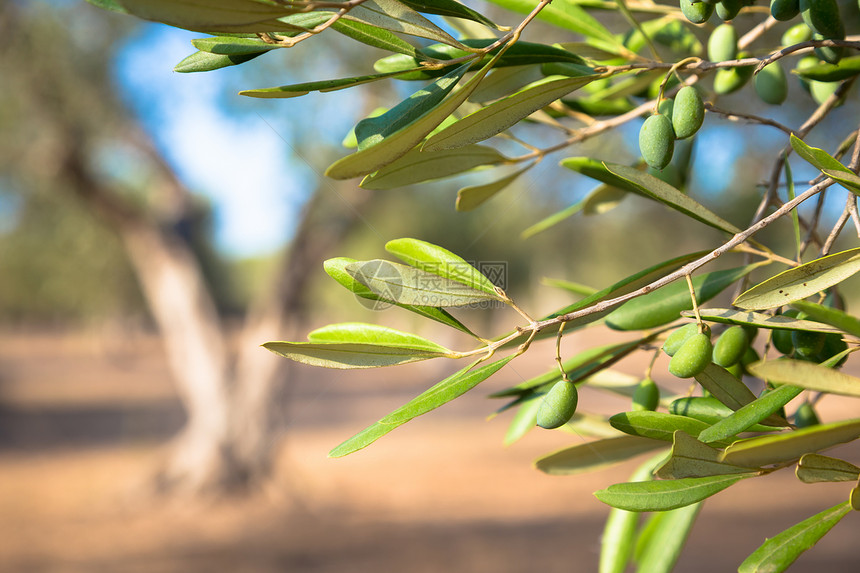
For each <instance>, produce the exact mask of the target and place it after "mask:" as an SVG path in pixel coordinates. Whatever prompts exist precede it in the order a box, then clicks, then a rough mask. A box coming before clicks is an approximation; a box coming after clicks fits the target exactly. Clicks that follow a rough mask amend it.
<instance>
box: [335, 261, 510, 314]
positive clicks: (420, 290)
mask: <svg viewBox="0 0 860 573" xmlns="http://www.w3.org/2000/svg"><path fill="white" fill-rule="evenodd" d="M344 268H345V270H346V272H347V273H349V274H350V275H351V276H352V277H353V278H354V279H355V280H357V281H358V282H360V283H361V284H363V285H364V286H366V287H368V288H369V289H370V290H371V291H373V292H374V293H375V294H377V295H378V296H379V297H380V298H382V299H383V300H387V301H391V302H397V303H400V304H409V305H417V306H435V307H443V308H444V307H455V306H468V305H471V304H475V303H480V302H484V301H488V300H501V297H499V295H498V294H495V293H494V294H492V295H491V294H489V293H487V292H485V291H479V290H475V289H473V288H471V287H469V286H466V285H465V284H463V283H461V282H458V281H454V280H451V279H446V278H443V277H440V276H439V275H437V274H434V273H430V272H427V271H423V270H421V269H416V268H413V267H409V266H406V265H401V264H399V263H392V262H389V261H384V260H380V259H374V260H372V261H358V262H355V263H350V264H348V265H346V267H344Z"/></svg>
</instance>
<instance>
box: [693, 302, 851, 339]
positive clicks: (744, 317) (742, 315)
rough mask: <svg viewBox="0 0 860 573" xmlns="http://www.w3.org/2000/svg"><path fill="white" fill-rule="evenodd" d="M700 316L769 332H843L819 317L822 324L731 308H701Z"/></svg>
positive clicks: (710, 320) (780, 315) (709, 319)
mask: <svg viewBox="0 0 860 573" xmlns="http://www.w3.org/2000/svg"><path fill="white" fill-rule="evenodd" d="M801 302H803V301H796V302H795V303H792V305H795V304H799V303H801ZM699 314H700V315H701V317H702V319H703V320H707V321H708V322H721V323H723V324H739V325H750V326H757V327H759V328H767V329H768V330H801V331H804V332H826V333H834V334H840V333H841V332H842V331H841V330H840V329H839V328H836V327H833V326H828V325H827V324H822V322H827V321H826V320H823V319H820V318H818V317H814V318H815V319H816V320H821V322H815V321H812V320H803V319H800V318H792V317H790V316H784V315H782V314H777V315H774V316H771V315H769V314H762V313H760V312H752V311H748V310H736V309H731V308H700V309H699ZM681 315H682V316H685V317H687V318H695V314H694V313H693V311H684V312H682V313H681ZM810 316H812V313H810ZM846 332H847V331H846Z"/></svg>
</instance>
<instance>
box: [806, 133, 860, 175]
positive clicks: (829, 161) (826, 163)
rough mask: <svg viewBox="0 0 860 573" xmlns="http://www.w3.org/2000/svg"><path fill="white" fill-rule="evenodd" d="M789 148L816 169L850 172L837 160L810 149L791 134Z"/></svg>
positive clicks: (817, 150) (818, 150) (814, 148)
mask: <svg viewBox="0 0 860 573" xmlns="http://www.w3.org/2000/svg"><path fill="white" fill-rule="evenodd" d="M791 147H792V148H793V149H794V151H795V153H797V154H798V155H799V156H800V157H802V158H803V159H805V160H806V161H808V162H809V163H811V164H812V165H813V166H814V167H816V168H818V169H832V170H836V171H847V172H848V173H851V171H850V170H849V169H848V168H847V167H845V166H844V165H842V163H840V162H839V160H838V159H836V158H834V157H833V156H832V155H830V154H829V153H827V152H826V151H824V150H823V149H819V148H817V147H810V146H809V145H807V144H806V143H805V142H804V141H803V140H802V139H800V138H799V137H797V136H796V135H794V134H791Z"/></svg>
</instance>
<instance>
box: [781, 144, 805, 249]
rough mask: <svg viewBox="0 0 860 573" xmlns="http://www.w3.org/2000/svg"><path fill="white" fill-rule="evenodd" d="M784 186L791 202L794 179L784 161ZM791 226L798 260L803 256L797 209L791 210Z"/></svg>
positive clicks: (787, 164)
mask: <svg viewBox="0 0 860 573" xmlns="http://www.w3.org/2000/svg"><path fill="white" fill-rule="evenodd" d="M784 170H785V185H786V194H787V195H788V200H789V201H793V200H794V197H795V194H794V178H793V177H792V176H791V164H790V163H789V162H788V161H786V162H785V168H784ZM791 226H792V227H794V245H795V253H796V254H797V260H798V261H799V260H800V257H801V255H802V254H803V253H802V252H801V250H800V246H801V243H800V215H798V214H797V209H792V210H791Z"/></svg>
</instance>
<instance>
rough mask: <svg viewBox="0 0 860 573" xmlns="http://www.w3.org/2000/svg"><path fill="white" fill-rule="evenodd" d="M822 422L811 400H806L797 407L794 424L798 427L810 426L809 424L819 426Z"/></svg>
mask: <svg viewBox="0 0 860 573" xmlns="http://www.w3.org/2000/svg"><path fill="white" fill-rule="evenodd" d="M820 423H821V420H819V419H818V414H816V413H815V408H813V407H812V404H810V403H809V402H804V403H803V404H801V405H800V407H798V408H797V411H796V412H795V413H794V425H795V426H797V427H798V428H808V427H809V426H817V425H818V424H820Z"/></svg>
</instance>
